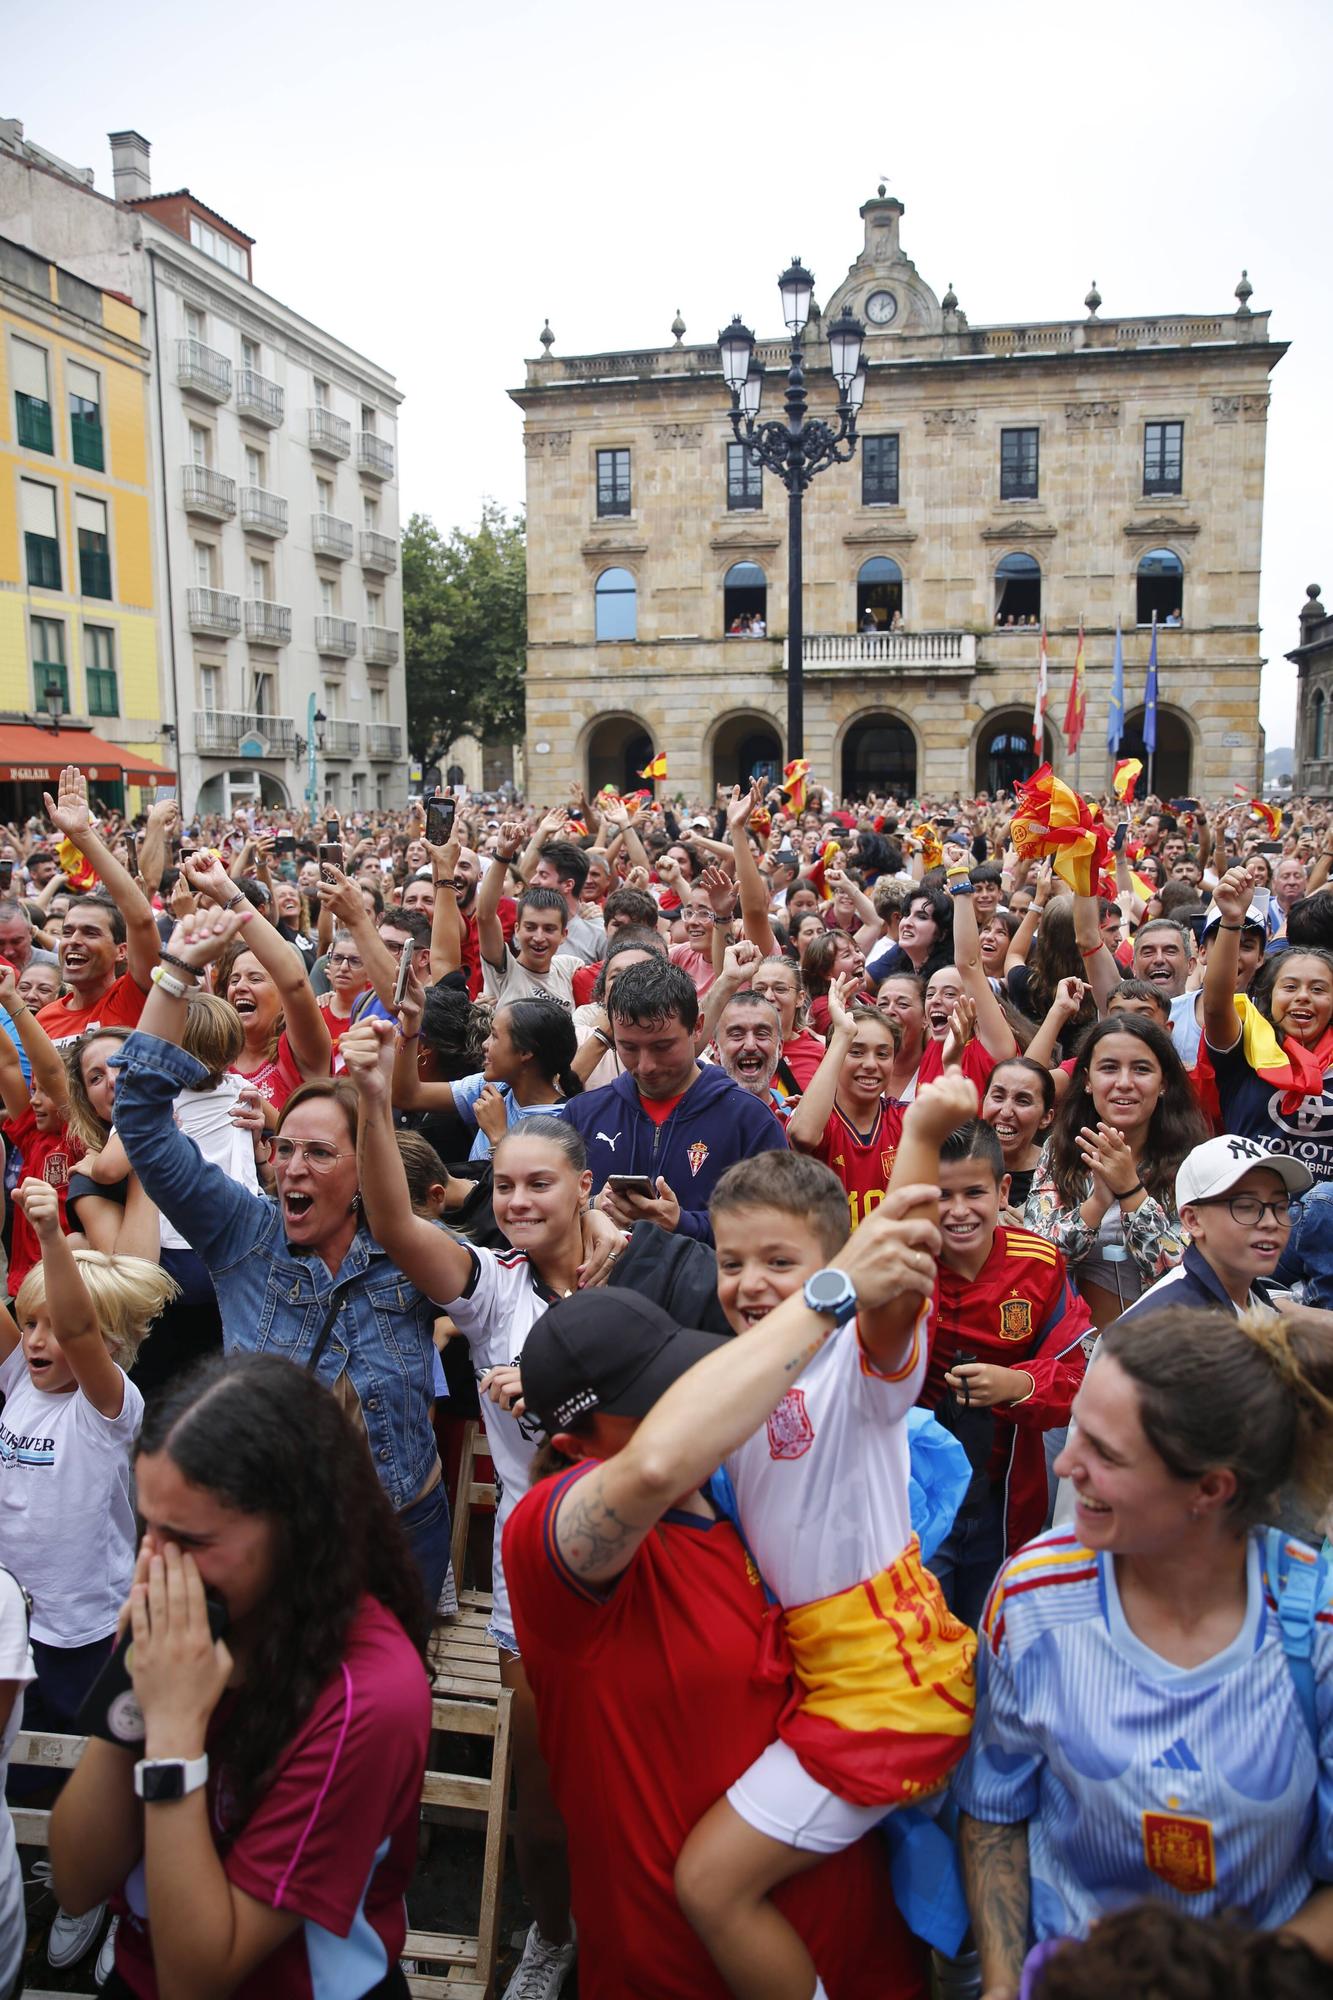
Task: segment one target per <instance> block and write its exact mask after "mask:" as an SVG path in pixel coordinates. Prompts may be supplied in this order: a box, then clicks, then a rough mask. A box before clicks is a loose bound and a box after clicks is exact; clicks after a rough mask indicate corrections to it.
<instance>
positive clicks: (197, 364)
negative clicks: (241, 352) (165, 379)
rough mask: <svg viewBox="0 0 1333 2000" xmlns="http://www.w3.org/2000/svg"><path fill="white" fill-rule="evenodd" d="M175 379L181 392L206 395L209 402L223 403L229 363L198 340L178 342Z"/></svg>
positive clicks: (228, 387) (228, 382)
mask: <svg viewBox="0 0 1333 2000" xmlns="http://www.w3.org/2000/svg"><path fill="white" fill-rule="evenodd" d="M176 380H177V382H178V383H179V384H180V386H181V388H182V389H193V390H194V391H195V393H196V394H197V395H200V396H207V398H208V400H209V402H210V403H225V402H226V401H227V399H228V397H229V396H230V395H231V363H230V361H228V359H227V357H226V355H225V354H219V353H218V351H217V349H216V348H215V347H205V346H204V343H203V341H202V340H178V341H177V342H176Z"/></svg>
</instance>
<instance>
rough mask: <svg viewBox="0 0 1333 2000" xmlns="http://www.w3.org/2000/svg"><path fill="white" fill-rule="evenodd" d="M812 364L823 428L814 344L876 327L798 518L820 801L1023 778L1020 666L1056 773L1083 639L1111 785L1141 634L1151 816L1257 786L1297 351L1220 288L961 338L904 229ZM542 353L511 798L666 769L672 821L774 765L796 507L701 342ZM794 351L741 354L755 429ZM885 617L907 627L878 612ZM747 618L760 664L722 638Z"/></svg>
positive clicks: (740, 642) (959, 315)
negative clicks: (1226, 303) (1272, 529)
mask: <svg viewBox="0 0 1333 2000" xmlns="http://www.w3.org/2000/svg"><path fill="white" fill-rule="evenodd" d="M860 213H861V217H862V221H863V223H864V226H865V240H864V245H863V248H862V250H861V253H860V255H859V256H858V257H857V259H856V261H855V262H854V263H853V264H852V266H851V268H850V270H849V271H848V274H847V276H846V278H845V279H844V280H843V282H842V283H841V284H840V285H839V286H838V287H837V290H836V291H835V292H834V293H833V295H832V297H831V298H830V299H828V301H827V302H826V304H825V306H824V308H823V310H822V313H820V312H819V311H818V310H817V311H816V313H815V314H814V315H812V318H811V322H810V325H809V327H808V329H807V334H806V348H807V382H808V386H809V393H810V408H811V412H812V413H813V414H819V413H820V412H821V411H822V412H823V413H824V414H825V415H832V413H833V409H834V406H835V405H836V401H837V394H836V390H835V388H834V385H833V381H832V377H831V375H830V372H829V366H828V347H827V340H826V337H825V336H826V330H827V326H828V323H829V321H830V320H831V319H832V318H833V316H834V315H835V314H836V313H838V312H839V311H840V310H841V308H842V307H843V305H844V304H846V305H850V306H851V308H852V309H853V311H854V312H856V313H857V314H858V315H859V317H860V318H861V320H862V321H863V322H864V324H865V326H866V328H867V334H866V343H865V353H866V357H867V362H868V384H867V388H866V394H865V401H864V408H863V410H862V414H861V419H860V426H859V435H860V442H859V444H858V446H857V450H856V454H855V457H854V458H853V460H852V462H851V463H850V464H848V465H846V466H841V467H836V468H833V469H831V470H829V471H827V472H825V473H824V474H823V475H821V476H820V477H819V478H818V479H817V480H816V481H815V483H814V484H813V486H812V487H811V488H810V490H809V491H808V492H807V494H806V497H805V544H804V547H805V643H804V673H805V703H806V725H805V726H806V743H805V754H806V756H807V757H808V758H809V760H810V763H811V769H812V776H813V777H815V778H817V779H821V780H823V781H825V782H831V783H832V784H833V786H834V788H835V789H836V790H838V791H840V792H846V793H859V792H864V791H865V790H866V789H867V788H869V787H873V788H876V789H878V790H881V791H882V790H886V789H889V790H893V791H895V792H897V793H899V794H913V793H917V792H924V793H944V794H948V793H953V792H955V791H958V790H962V791H964V792H971V791H972V790H973V789H980V790H987V791H990V790H995V789H997V788H998V787H999V786H1001V785H1003V784H1007V783H1009V782H1012V780H1013V778H1014V777H1015V776H1022V775H1025V774H1026V773H1027V772H1028V771H1029V770H1030V769H1031V767H1032V758H1031V748H1032V745H1031V722H1032V709H1033V698H1034V691H1035V682H1036V670H1037V656H1038V638H1039V630H1040V626H1041V624H1042V623H1044V624H1045V626H1046V628H1047V633H1048V643H1049V649H1050V665H1051V689H1050V702H1049V708H1048V714H1047V729H1046V743H1045V751H1046V754H1047V755H1048V756H1049V757H1050V758H1051V759H1052V761H1053V762H1054V764H1055V766H1056V769H1057V770H1059V771H1061V772H1063V773H1064V774H1065V775H1067V776H1070V777H1072V776H1073V775H1074V759H1073V757H1072V756H1071V755H1069V754H1067V750H1066V746H1065V744H1064V741H1063V738H1062V735H1061V731H1060V727H1059V725H1060V723H1061V721H1062V719H1063V715H1064V708H1065V699H1066V696H1067V693H1068V687H1069V680H1070V675H1071V673H1072V668H1073V661H1074V653H1075V645H1076V637H1077V630H1078V626H1079V623H1080V620H1081V621H1082V623H1083V625H1084V629H1085V634H1086V651H1085V658H1086V662H1087V668H1088V695H1089V699H1088V716H1087V730H1086V735H1085V737H1084V740H1083V744H1082V754H1081V758H1080V760H1079V765H1080V772H1079V775H1080V777H1081V780H1082V782H1083V784H1084V786H1085V788H1086V789H1094V788H1100V787H1101V786H1102V785H1103V784H1104V783H1105V780H1106V775H1107V762H1106V715H1107V706H1108V700H1109V694H1110V678H1111V661H1112V655H1113V649H1114V642H1115V627H1116V621H1117V619H1119V621H1120V623H1121V626H1122V629H1123V634H1124V657H1125V682H1126V698H1125V707H1126V725H1127V727H1126V735H1125V738H1124V742H1123V744H1122V754H1136V753H1137V752H1138V750H1139V748H1140V747H1141V743H1140V731H1141V727H1142V719H1143V688H1144V677H1145V670H1146V664H1147V658H1148V650H1149V643H1150V637H1151V630H1150V628H1151V624H1152V618H1153V614H1154V612H1155V613H1156V614H1157V620H1158V662H1159V690H1160V693H1159V711H1158V740H1157V758H1156V782H1157V788H1158V789H1159V790H1160V791H1161V792H1163V793H1165V794H1171V795H1174V794H1176V793H1181V792H1190V791H1193V792H1202V793H1210V792H1213V793H1216V792H1221V791H1227V792H1229V791H1230V789H1231V785H1232V783H1233V781H1234V780H1235V779H1237V778H1243V779H1244V780H1245V781H1246V782H1247V783H1250V782H1253V783H1256V784H1257V783H1258V781H1259V777H1260V775H1261V771H1262V748H1261V744H1262V738H1261V734H1260V729H1259V678H1260V671H1261V668H1262V665H1263V661H1262V658H1261V655H1260V635H1259V562H1260V540H1261V528H1262V515H1263V488H1264V448H1265V425H1266V421H1267V415H1268V402H1269V395H1268V375H1269V371H1270V369H1271V368H1272V367H1273V366H1274V364H1275V363H1276V362H1277V361H1278V360H1279V359H1280V357H1281V356H1282V354H1283V353H1285V351H1286V349H1285V345H1284V344H1283V343H1280V342H1276V341H1272V340H1270V339H1269V331H1268V314H1267V313H1266V312H1262V313H1256V312H1253V311H1252V310H1251V308H1250V303H1249V300H1250V293H1251V287H1250V284H1249V281H1248V279H1247V278H1246V277H1245V276H1244V275H1243V274H1242V278H1241V281H1240V283H1239V284H1238V285H1237V287H1236V304H1235V307H1234V309H1233V310H1231V311H1229V312H1224V313H1220V314H1213V315H1193V314H1173V315H1170V316H1164V317H1153V318H1142V317H1135V318H1128V317H1125V318H1119V317H1115V318H1104V317H1102V314H1101V305H1102V301H1101V298H1100V296H1099V295H1098V293H1097V289H1096V286H1095V284H1094V286H1093V288H1092V289H1091V291H1090V292H1089V293H1088V296H1087V299H1086V300H1085V302H1084V303H1085V308H1086V316H1085V317H1083V318H1081V319H1075V320H1068V321H1055V322H1045V323H1040V324H1020V325H1011V326H972V325H971V324H970V323H969V321H968V318H967V316H966V314H965V313H964V312H963V311H961V310H960V307H959V302H958V300H957V298H956V296H955V294H954V291H953V287H952V285H950V286H949V287H948V288H947V289H946V291H945V292H944V295H943V297H939V296H937V294H936V293H935V291H934V290H933V289H932V288H931V286H930V285H929V284H927V283H926V282H925V280H924V279H923V278H922V277H921V276H920V275H919V273H918V272H917V270H916V267H915V265H914V264H913V263H912V261H911V259H910V258H909V257H908V256H907V254H906V253H905V251H904V250H903V248H902V246H901V243H900V240H899V227H900V222H901V218H902V216H903V213H904V208H903V204H902V203H901V202H900V201H898V200H896V199H895V198H893V197H892V196H886V195H885V193H884V191H883V189H882V188H881V190H880V192H879V194H878V196H877V197H876V198H874V199H872V200H870V201H868V202H867V203H866V204H865V206H864V207H863V208H862V209H861V211H860ZM685 331H686V329H685V327H684V326H683V324H682V323H681V321H680V316H679V314H677V316H676V320H675V323H674V324H673V327H672V333H673V334H674V336H675V338H674V344H672V345H669V346H663V347H653V346H645V347H643V348H640V349H636V350H635V351H634V352H632V353H618V354H590V355H575V356H570V357H565V358H562V357H560V356H558V355H556V354H554V353H553V352H552V346H553V342H554V336H553V335H552V334H551V331H550V328H549V326H548V327H546V328H544V329H543V332H542V346H543V350H544V351H543V354H542V356H541V358H540V359H539V360H533V361H529V362H528V364H527V374H526V381H525V382H524V385H523V387H522V388H519V389H515V390H514V391H512V394H513V398H514V401H515V402H516V403H517V404H518V405H519V406H520V408H521V409H522V411H523V417H524V441H525V447H526V454H527V475H528V476H527V507H528V671H527V714H528V738H527V752H528V765H527V769H528V774H529V783H530V785H531V787H532V788H533V790H534V792H535V793H536V794H537V795H539V796H545V795H546V794H547V793H548V792H550V791H552V790H553V787H552V786H551V785H549V784H544V783H543V772H544V771H550V773H551V776H552V779H555V778H557V777H559V778H561V779H563V778H564V777H566V776H567V775H568V774H570V773H576V774H577V775H579V776H580V777H584V778H586V779H587V780H588V781H590V782H591V783H593V784H594V785H596V784H601V783H605V782H615V783H617V784H621V783H625V782H628V781H630V779H631V775H632V773H633V771H634V770H635V769H637V768H638V767H640V766H641V765H642V764H644V763H645V762H646V761H647V758H648V755H649V754H650V752H651V751H654V750H661V749H664V750H665V751H666V752H667V755H668V760H669V768H670V777H669V780H668V785H667V788H666V789H667V790H668V791H670V792H672V793H674V792H676V791H682V792H685V793H687V794H688V793H695V792H706V791H710V790H711V788H712V787H713V785H714V784H715V783H725V784H731V783H734V782H736V781H737V780H738V779H740V778H743V777H746V776H747V775H748V774H749V773H750V771H751V770H753V769H756V768H772V767H776V766H778V765H780V764H781V763H782V761H783V758H784V745H783V741H782V737H783V729H784V723H785V714H786V698H785V642H784V636H783V635H784V633H785V630H786V622H787V605H786V532H787V529H786V495H785V492H784V491H783V489H782V488H781V486H780V483H779V482H778V481H777V480H776V479H774V478H772V477H769V476H767V475H761V473H760V472H759V471H758V470H757V469H756V468H754V467H753V466H751V465H749V464H748V463H746V460H745V454H744V452H743V450H742V449H741V448H740V447H738V446H736V445H735V444H734V443H733V442H732V430H731V424H730V418H729V410H730V396H729V394H728V392H727V390H726V388H725V385H724V383H723V380H722V374H721V363H720V357H719V353H718V349H717V346H716V344H715V343H710V344H707V345H702V346H690V345H687V344H686V342H685V338H684V335H685ZM787 354H788V349H787V342H786V340H785V338H784V339H780V340H768V341H760V342H759V343H758V344H757V347H756V357H757V359H758V360H759V361H760V363H761V364H763V365H764V367H765V369H766V372H767V377H768V380H767V384H766V394H765V412H764V414H765V415H766V416H769V417H772V416H778V415H780V414H781V397H782V390H783V387H784V383H785V374H786V366H787ZM895 614H896V615H895ZM756 621H758V623H759V627H760V633H761V636H742V635H741V634H740V633H738V632H736V631H735V630H734V628H735V627H736V626H737V624H738V623H739V624H746V623H748V624H750V625H751V626H753V625H754V623H755V622H756Z"/></svg>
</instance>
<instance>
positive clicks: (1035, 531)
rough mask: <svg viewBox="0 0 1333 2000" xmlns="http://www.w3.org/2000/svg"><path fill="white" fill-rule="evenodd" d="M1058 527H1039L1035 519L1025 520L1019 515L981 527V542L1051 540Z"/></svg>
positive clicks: (1057, 531)
mask: <svg viewBox="0 0 1333 2000" xmlns="http://www.w3.org/2000/svg"><path fill="white" fill-rule="evenodd" d="M1059 532H1060V531H1059V529H1058V528H1039V527H1038V526H1037V524H1036V522H1035V521H1025V520H1023V519H1022V517H1021V516H1020V517H1019V519H1018V520H1016V521H1002V522H998V523H997V524H996V525H995V526H994V527H993V528H983V529H982V531H981V539H982V541H983V542H1053V541H1054V540H1055V537H1056V535H1057V534H1058V533H1059Z"/></svg>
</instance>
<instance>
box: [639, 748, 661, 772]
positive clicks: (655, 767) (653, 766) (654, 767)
mask: <svg viewBox="0 0 1333 2000" xmlns="http://www.w3.org/2000/svg"><path fill="white" fill-rule="evenodd" d="M666 774H667V766H666V751H665V750H659V751H658V753H657V755H656V756H655V757H654V758H652V759H651V761H650V762H649V763H647V764H645V765H644V767H643V769H642V770H641V771H640V773H639V776H640V777H641V778H665V776H666Z"/></svg>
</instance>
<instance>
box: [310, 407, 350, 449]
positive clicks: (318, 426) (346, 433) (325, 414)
mask: <svg viewBox="0 0 1333 2000" xmlns="http://www.w3.org/2000/svg"><path fill="white" fill-rule="evenodd" d="M306 421H307V423H308V425H309V430H308V433H307V442H308V443H309V445H310V449H311V451H322V452H323V454H324V456H325V457H326V458H347V457H349V456H350V454H351V450H352V426H351V425H350V424H349V423H348V421H347V419H346V417H335V416H334V414H333V411H332V410H323V409H320V408H319V407H318V406H316V407H315V408H314V409H313V410H307V411H306Z"/></svg>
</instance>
